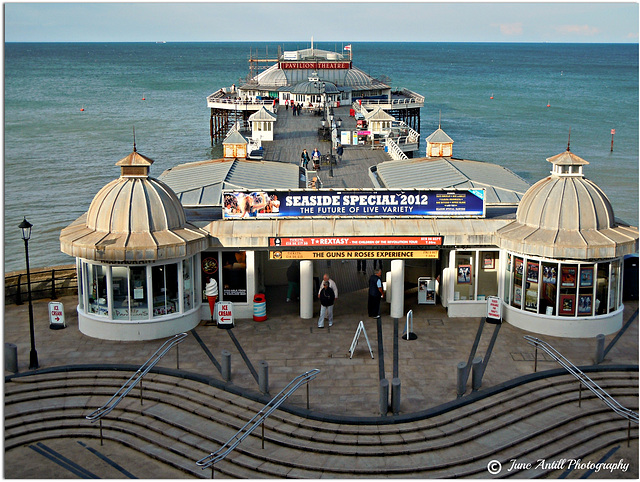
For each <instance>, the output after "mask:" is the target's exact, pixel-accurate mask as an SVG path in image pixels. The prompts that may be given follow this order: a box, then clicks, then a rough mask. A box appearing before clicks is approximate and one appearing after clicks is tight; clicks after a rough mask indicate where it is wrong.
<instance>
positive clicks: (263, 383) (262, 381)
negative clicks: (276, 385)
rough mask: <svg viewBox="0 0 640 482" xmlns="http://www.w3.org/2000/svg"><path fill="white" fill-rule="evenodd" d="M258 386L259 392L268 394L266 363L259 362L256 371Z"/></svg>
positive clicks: (267, 369)
mask: <svg viewBox="0 0 640 482" xmlns="http://www.w3.org/2000/svg"><path fill="white" fill-rule="evenodd" d="M258 385H259V387H260V391H261V392H262V393H264V394H265V395H267V394H268V393H269V364H268V363H267V362H266V361H261V362H260V367H259V371H258Z"/></svg>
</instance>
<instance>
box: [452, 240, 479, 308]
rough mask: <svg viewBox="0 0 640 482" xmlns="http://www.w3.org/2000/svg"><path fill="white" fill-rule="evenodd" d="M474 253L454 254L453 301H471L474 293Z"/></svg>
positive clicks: (462, 252)
mask: <svg viewBox="0 0 640 482" xmlns="http://www.w3.org/2000/svg"><path fill="white" fill-rule="evenodd" d="M474 258H475V253H473V252H468V251H467V252H465V251H461V252H458V253H456V264H455V266H456V278H455V282H454V287H453V299H454V300H455V301H458V300H459V301H465V300H473V299H474V293H475V280H474V271H473V270H474V263H473V259H474Z"/></svg>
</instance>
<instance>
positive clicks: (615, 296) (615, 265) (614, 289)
mask: <svg viewBox="0 0 640 482" xmlns="http://www.w3.org/2000/svg"><path fill="white" fill-rule="evenodd" d="M609 286H610V289H609V312H611V311H615V310H616V309H618V306H619V303H620V302H619V299H620V296H619V293H620V260H619V259H616V260H615V261H612V262H611V283H610V285H609Z"/></svg>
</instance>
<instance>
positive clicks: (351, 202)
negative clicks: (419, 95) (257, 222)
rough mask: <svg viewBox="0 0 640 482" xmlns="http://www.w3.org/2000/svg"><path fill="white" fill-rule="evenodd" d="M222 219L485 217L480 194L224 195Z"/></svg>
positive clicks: (471, 191) (476, 191) (452, 191)
mask: <svg viewBox="0 0 640 482" xmlns="http://www.w3.org/2000/svg"><path fill="white" fill-rule="evenodd" d="M223 199H224V210H223V217H224V219H261V218H279V217H394V218H396V217H456V218H465V217H484V216H485V191H484V189H450V190H417V189H416V190H402V191H400V190H391V189H388V190H387V189H380V190H364V189H356V190H343V191H335V190H313V191H306V190H287V191H277V190H273V191H257V192H248V191H227V190H225V191H223Z"/></svg>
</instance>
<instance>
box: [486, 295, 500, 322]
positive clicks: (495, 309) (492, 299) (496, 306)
mask: <svg viewBox="0 0 640 482" xmlns="http://www.w3.org/2000/svg"><path fill="white" fill-rule="evenodd" d="M487 321H488V322H489V323H502V301H501V300H500V298H499V297H497V296H488V297H487Z"/></svg>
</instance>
